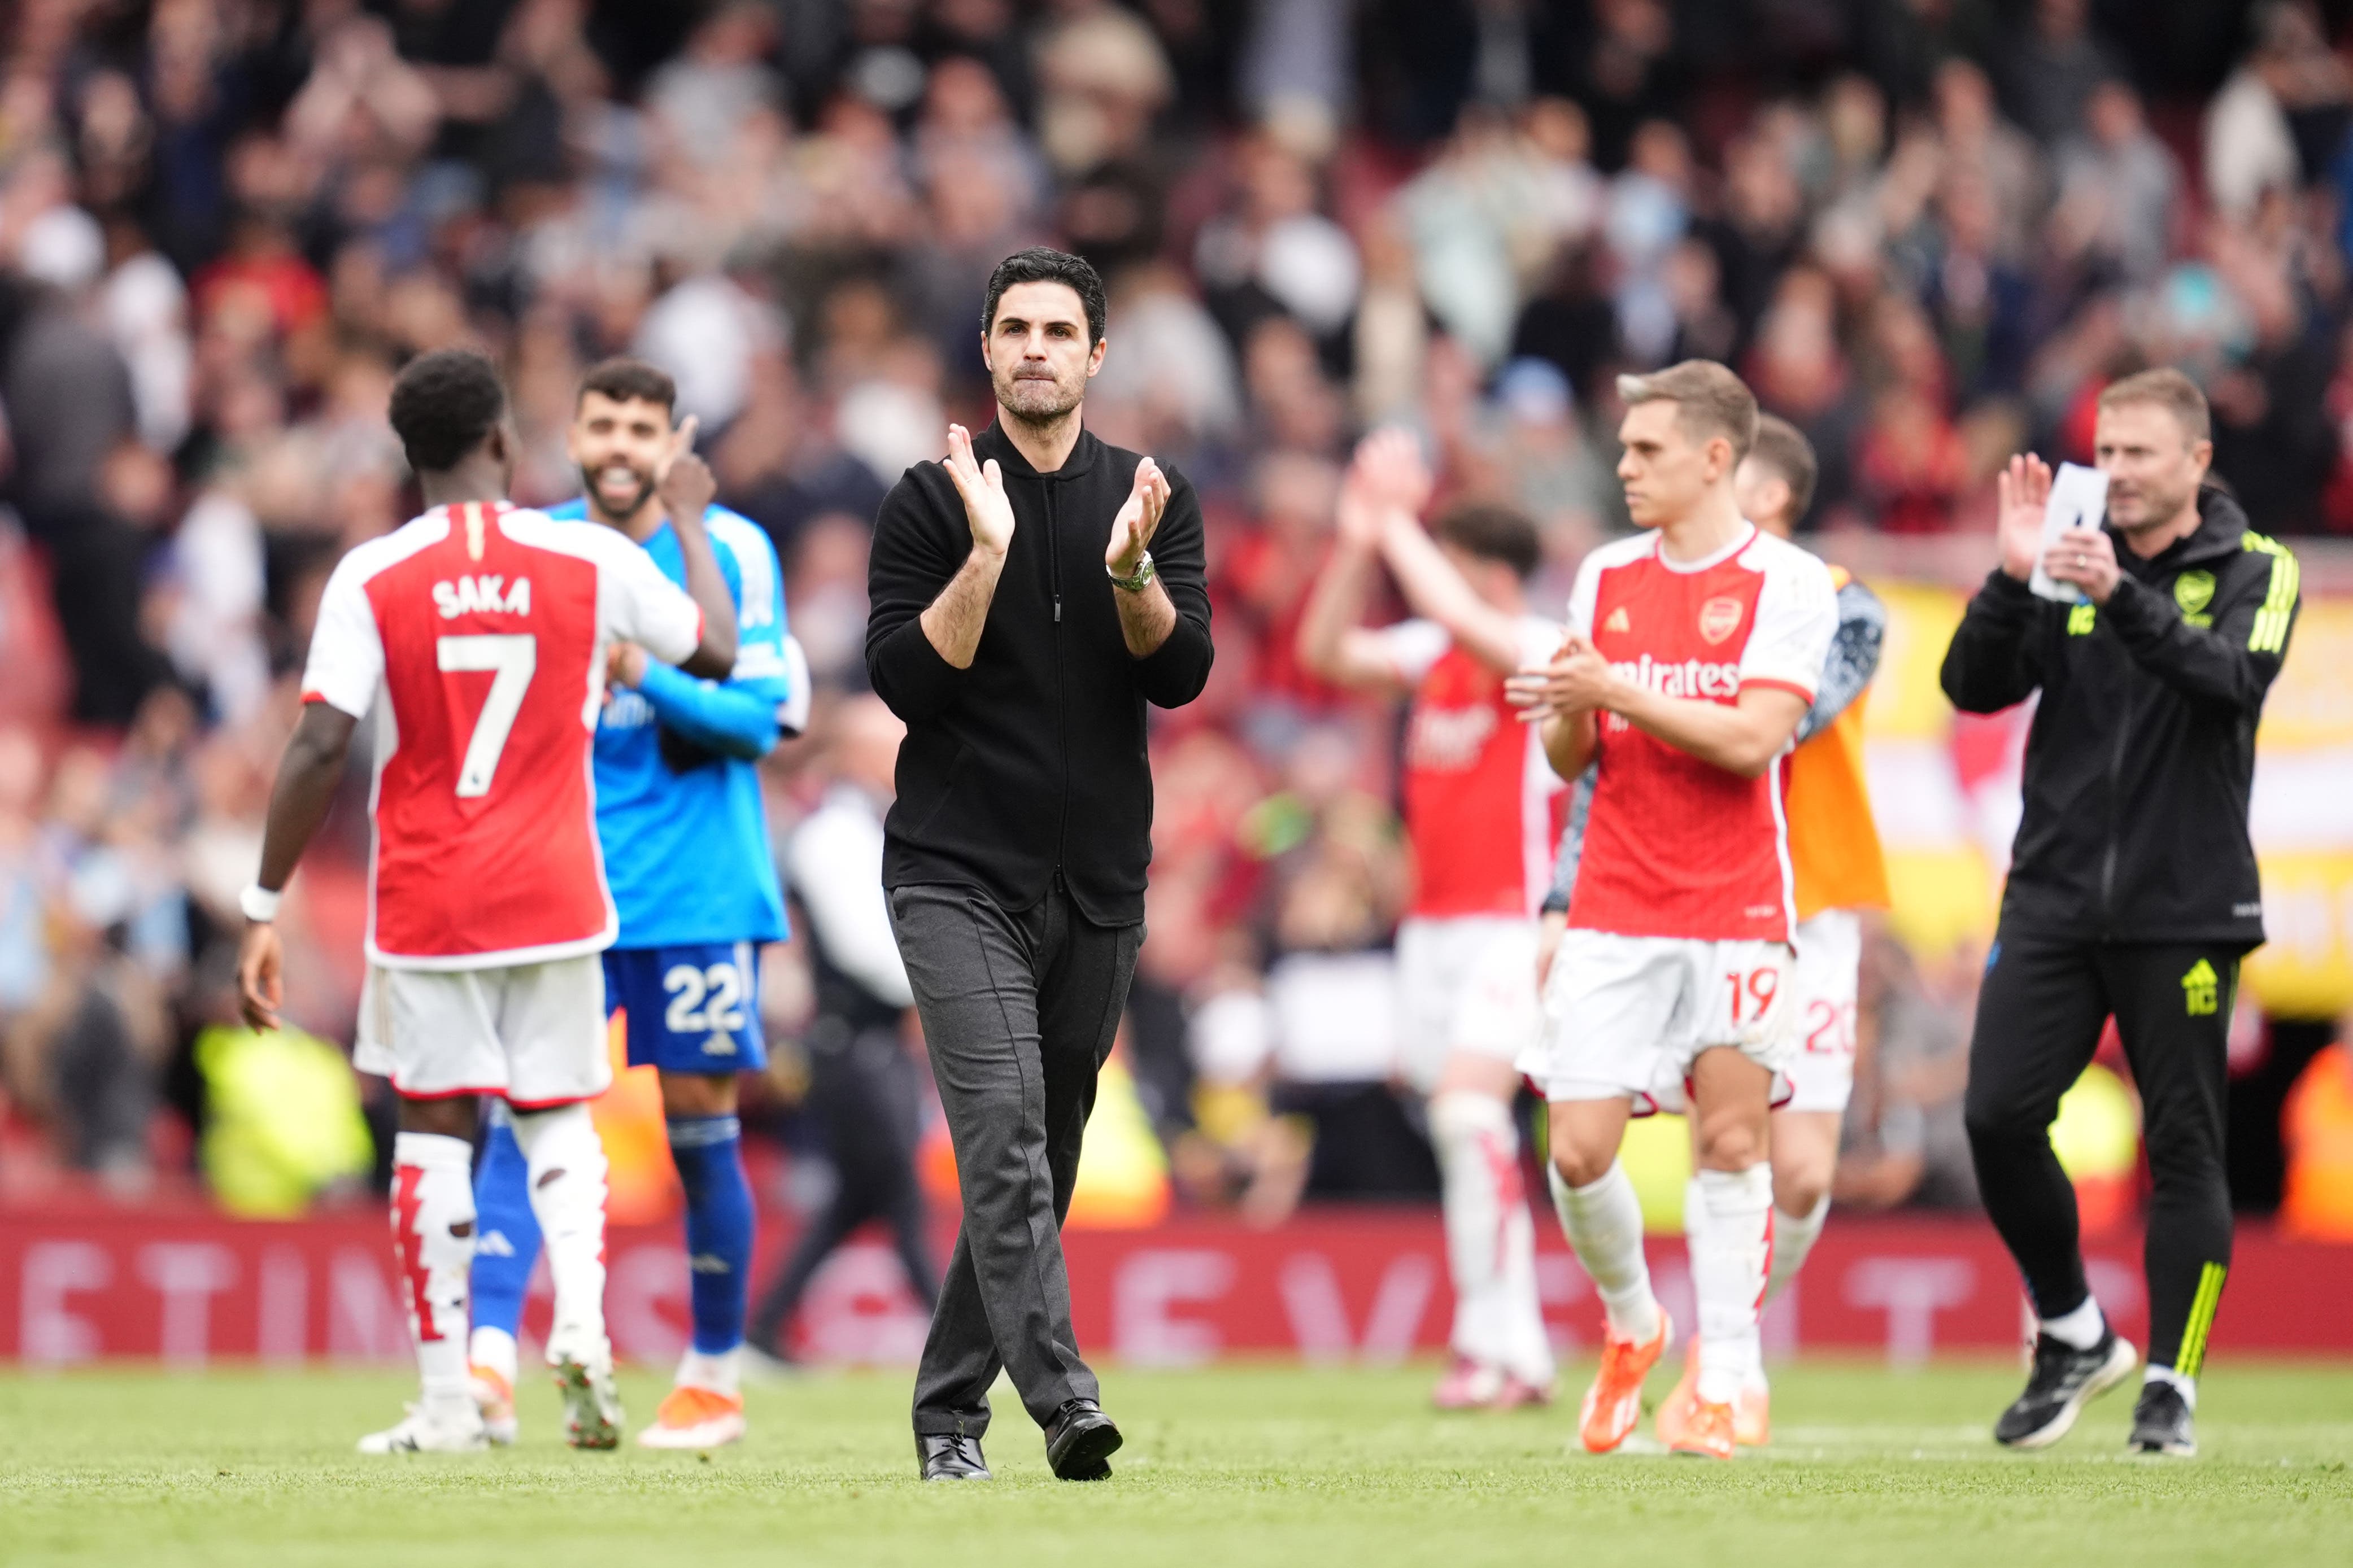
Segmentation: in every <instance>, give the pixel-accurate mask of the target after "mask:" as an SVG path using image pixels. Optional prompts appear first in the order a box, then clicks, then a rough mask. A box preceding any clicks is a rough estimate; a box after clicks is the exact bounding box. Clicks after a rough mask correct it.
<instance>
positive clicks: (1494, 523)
mask: <svg viewBox="0 0 2353 1568" xmlns="http://www.w3.org/2000/svg"><path fill="white" fill-rule="evenodd" d="M1430 535H1431V537H1433V538H1435V539H1437V540H1438V541H1439V542H1441V543H1445V544H1451V545H1453V546H1454V547H1455V548H1456V549H1458V550H1460V551H1461V552H1464V553H1465V554H1467V555H1472V556H1475V557H1477V558H1478V559H1479V560H1482V561H1500V562H1502V563H1504V565H1506V566H1508V567H1510V568H1511V569H1512V571H1513V572H1514V574H1516V575H1517V576H1518V577H1519V579H1520V581H1522V582H1524V583H1525V582H1526V581H1527V580H1528V579H1529V578H1531V577H1533V576H1535V573H1536V566H1537V564H1538V563H1540V562H1541V561H1542V560H1543V559H1544V536H1543V535H1542V534H1541V533H1539V532H1538V531H1536V524H1535V519H1534V518H1532V517H1530V516H1529V515H1528V514H1527V513H1526V512H1524V511H1522V510H1519V508H1517V507H1510V506H1497V505H1496V504H1494V503H1493V502H1492V501H1465V502H1463V503H1462V504H1461V505H1460V506H1452V507H1449V508H1447V509H1446V510H1444V511H1442V512H1440V513H1439V514H1438V521H1436V522H1434V523H1432V524H1431V525H1430Z"/></svg>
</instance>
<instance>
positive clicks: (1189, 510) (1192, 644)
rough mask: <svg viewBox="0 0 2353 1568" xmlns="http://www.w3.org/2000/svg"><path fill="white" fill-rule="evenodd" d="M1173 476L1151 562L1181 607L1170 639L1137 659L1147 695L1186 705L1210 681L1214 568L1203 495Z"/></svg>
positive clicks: (1163, 703)
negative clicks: (1203, 515)
mask: <svg viewBox="0 0 2353 1568" xmlns="http://www.w3.org/2000/svg"><path fill="white" fill-rule="evenodd" d="M1165 471H1166V473H1167V476H1168V508H1167V510H1166V511H1164V512H1162V513H1161V514H1160V526H1159V527H1158V528H1157V529H1155V531H1153V535H1152V564H1153V568H1154V570H1155V571H1156V572H1157V573H1158V574H1159V575H1160V584H1161V586H1162V587H1163V588H1165V589H1166V591H1167V594H1168V602H1169V603H1170V604H1172V605H1176V627H1175V629H1173V630H1171V631H1170V632H1169V634H1168V640H1167V641H1166V642H1164V643H1162V644H1161V645H1160V646H1159V647H1156V648H1155V649H1154V650H1153V651H1152V652H1151V653H1149V654H1146V655H1145V657H1144V658H1140V659H1138V660H1136V662H1135V684H1136V686H1137V688H1138V689H1141V690H1142V691H1143V693H1144V696H1145V700H1146V701H1148V702H1150V703H1152V704H1154V705H1155V707H1160V708H1182V707H1183V706H1184V705H1185V704H1186V703H1187V702H1190V701H1192V700H1193V699H1195V698H1196V697H1198V696H1199V695H1201V689H1202V688H1203V687H1204V686H1207V685H1208V683H1209V665H1210V663H1211V662H1212V661H1213V660H1214V659H1215V658H1216V657H1217V650H1216V648H1215V647H1212V646H1211V644H1210V641H1209V567H1208V548H1207V546H1206V544H1205V542H1204V530H1203V527H1202V523H1201V498H1200V497H1199V496H1198V495H1196V494H1195V493H1194V491H1193V486H1192V482H1191V481H1190V480H1188V479H1186V478H1185V477H1184V476H1183V475H1182V474H1179V473H1178V472H1177V471H1176V469H1174V468H1167V469H1166V470H1165Z"/></svg>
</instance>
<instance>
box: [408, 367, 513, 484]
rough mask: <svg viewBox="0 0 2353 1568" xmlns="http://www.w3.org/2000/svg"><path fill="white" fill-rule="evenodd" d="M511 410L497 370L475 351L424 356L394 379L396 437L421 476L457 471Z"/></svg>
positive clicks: (410, 463)
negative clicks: (462, 461) (447, 470)
mask: <svg viewBox="0 0 2353 1568" xmlns="http://www.w3.org/2000/svg"><path fill="white" fill-rule="evenodd" d="M506 411H507V389H506V388H505V387H504V386H502V385H501V384H500V383H499V373H498V369H497V367H496V366H494V365H492V364H491V362H490V361H489V360H487V359H484V358H483V357H482V356H481V355H480V354H478V353H475V352H474V351H473V350H471V349H436V350H435V351H434V352H433V353H429V354H419V355H417V358H415V359H413V360H410V361H409V362H408V363H407V364H406V366H405V367H404V368H403V369H402V370H401V373H400V374H399V375H398V376H396V377H395V378H394V380H393V384H392V428H393V432H394V434H396V435H397V436H398V437H400V445H401V447H402V448H403V449H404V450H406V452H407V454H408V466H409V467H410V468H414V469H416V470H417V472H418V473H420V474H423V473H439V472H441V471H443V470H445V469H448V468H456V467H457V466H458V464H459V460H460V459H461V458H464V457H465V456H466V454H467V453H469V452H470V451H472V450H473V449H474V448H475V447H479V446H480V445H481V444H482V443H483V442H484V441H485V440H487V439H489V437H490V434H491V430H493V429H494V428H496V427H497V426H498V423H499V421H500V420H501V419H502V418H504V417H505V416H506Z"/></svg>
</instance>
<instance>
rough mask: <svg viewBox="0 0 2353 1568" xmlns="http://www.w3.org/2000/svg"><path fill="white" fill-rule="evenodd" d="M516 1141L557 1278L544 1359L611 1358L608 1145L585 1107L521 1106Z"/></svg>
mask: <svg viewBox="0 0 2353 1568" xmlns="http://www.w3.org/2000/svg"><path fill="white" fill-rule="evenodd" d="M514 1129H515V1142H518V1143H520V1144H522V1152H523V1158H524V1159H525V1160H526V1161H528V1162H529V1163H530V1166H531V1210H532V1213H533V1215H535V1216H537V1218H538V1220H539V1228H540V1232H541V1235H542V1236H543V1237H544V1238H545V1242H546V1247H547V1272H548V1277H549V1278H550V1279H552V1280H554V1284H555V1323H554V1327H553V1328H551V1329H550V1330H549V1331H548V1335H547V1359H548V1362H549V1364H551V1365H553V1364H554V1363H556V1362H558V1361H560V1360H562V1359H563V1358H564V1357H565V1355H567V1354H571V1355H577V1356H580V1357H582V1358H584V1359H585V1360H587V1361H589V1362H591V1363H596V1362H597V1361H598V1360H599V1359H600V1358H607V1357H609V1356H610V1355H611V1353H612V1352H611V1347H610V1345H609V1344H608V1343H607V1341H606V1338H605V1170H606V1165H605V1145H604V1144H603V1143H602V1142H600V1141H599V1140H598V1139H597V1137H596V1123H595V1122H594V1121H590V1120H589V1119H588V1108H587V1107H586V1106H585V1105H567V1106H565V1107H563V1108H561V1109H560V1110H535V1111H530V1112H522V1111H518V1112H517V1113H516V1114H515V1119H514Z"/></svg>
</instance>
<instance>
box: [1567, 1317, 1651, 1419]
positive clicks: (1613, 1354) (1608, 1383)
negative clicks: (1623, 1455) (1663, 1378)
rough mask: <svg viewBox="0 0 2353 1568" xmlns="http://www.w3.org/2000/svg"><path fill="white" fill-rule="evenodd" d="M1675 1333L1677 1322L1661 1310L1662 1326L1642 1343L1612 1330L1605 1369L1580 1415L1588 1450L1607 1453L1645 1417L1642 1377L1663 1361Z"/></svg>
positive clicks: (1605, 1351) (1604, 1358)
mask: <svg viewBox="0 0 2353 1568" xmlns="http://www.w3.org/2000/svg"><path fill="white" fill-rule="evenodd" d="M1673 1337H1674V1324H1673V1323H1672V1322H1671V1321H1668V1318H1667V1314H1666V1312H1665V1311H1664V1310H1661V1311H1660V1313H1659V1329H1658V1331H1657V1332H1656V1333H1654V1334H1652V1335H1651V1337H1650V1339H1649V1340H1648V1341H1647V1342H1642V1343H1639V1344H1638V1343H1636V1342H1634V1341H1632V1340H1621V1339H1620V1338H1619V1337H1618V1336H1617V1335H1615V1334H1611V1335H1610V1336H1609V1342H1608V1343H1607V1344H1605V1345H1604V1346H1602V1349H1601V1370H1600V1371H1599V1372H1597V1373H1594V1374H1593V1386H1592V1387H1591V1388H1588V1389H1587V1390H1586V1391H1585V1407H1584V1409H1583V1410H1582V1411H1581V1412H1580V1413H1579V1414H1578V1416H1577V1435H1578V1436H1579V1437H1581V1438H1582V1439H1583V1440H1584V1443H1585V1447H1586V1448H1587V1450H1588V1452H1591V1453H1596V1454H1607V1453H1609V1451H1610V1450H1611V1449H1613V1448H1615V1447H1618V1445H1619V1444H1620V1443H1623V1442H1624V1441H1625V1440H1626V1438H1627V1436H1628V1434H1630V1433H1631V1432H1632V1431H1633V1430H1634V1424H1635V1423H1636V1422H1638V1421H1640V1420H1641V1418H1642V1380H1643V1379H1644V1378H1646V1377H1648V1376H1650V1375H1651V1368H1652V1367H1654V1366H1656V1365H1658V1364H1659V1358H1660V1357H1661V1356H1662V1355H1664V1354H1666V1352H1667V1342H1669V1341H1670V1340H1671V1339H1672V1338H1673Z"/></svg>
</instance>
